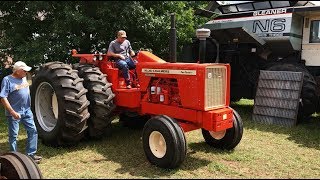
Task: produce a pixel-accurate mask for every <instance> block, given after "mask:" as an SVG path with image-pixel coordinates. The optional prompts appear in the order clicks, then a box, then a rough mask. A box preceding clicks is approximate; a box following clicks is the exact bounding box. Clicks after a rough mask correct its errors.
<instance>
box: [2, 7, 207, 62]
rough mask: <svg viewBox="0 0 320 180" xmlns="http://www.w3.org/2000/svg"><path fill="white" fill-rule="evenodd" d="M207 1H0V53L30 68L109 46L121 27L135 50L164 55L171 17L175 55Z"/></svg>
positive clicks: (200, 21) (189, 36) (188, 39)
mask: <svg viewBox="0 0 320 180" xmlns="http://www.w3.org/2000/svg"><path fill="white" fill-rule="evenodd" d="M206 4H207V1H1V2H0V12H1V14H0V32H2V33H0V35H1V39H0V49H4V51H5V53H7V54H9V55H11V56H13V57H14V61H17V60H23V61H25V62H27V63H29V64H34V65H36V64H39V63H44V62H48V61H65V62H68V61H69V60H71V56H70V53H69V52H70V50H71V49H77V50H78V51H79V52H80V53H90V52H92V51H94V50H101V49H102V48H108V45H109V43H110V41H112V40H113V39H114V38H115V35H116V32H117V31H118V30H120V29H123V30H125V31H127V35H128V39H129V40H130V41H131V43H132V46H133V48H134V49H136V50H138V49H140V48H145V49H146V48H147V49H152V51H153V53H155V54H156V55H157V56H159V57H161V58H163V59H166V58H168V56H169V32H170V31H169V30H170V23H171V22H170V14H171V13H175V15H176V30H177V46H178V47H177V50H178V53H179V51H180V49H181V47H182V46H183V44H185V43H187V42H191V39H192V37H194V36H195V30H196V29H197V28H198V27H199V26H200V25H202V24H203V23H204V22H206V21H207V19H205V18H202V17H197V16H195V15H194V14H193V12H194V8H196V7H204V6H205V5H206Z"/></svg>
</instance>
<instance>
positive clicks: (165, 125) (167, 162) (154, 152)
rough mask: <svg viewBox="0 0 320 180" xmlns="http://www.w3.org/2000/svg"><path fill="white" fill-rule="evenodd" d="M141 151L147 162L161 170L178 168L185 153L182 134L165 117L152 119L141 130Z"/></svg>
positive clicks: (176, 125)
mask: <svg viewBox="0 0 320 180" xmlns="http://www.w3.org/2000/svg"><path fill="white" fill-rule="evenodd" d="M142 143H143V150H144V152H145V155H146V157H147V159H148V160H149V162H150V163H151V164H154V165H156V166H159V167H161V168H175V167H178V166H179V165H180V164H181V163H182V162H183V161H184V159H185V156H186V153H187V146H186V139H185V136H184V132H183V130H182V129H181V127H180V126H179V124H178V122H177V121H176V120H175V119H173V118H170V117H168V116H165V115H159V116H155V117H152V118H151V119H149V120H148V122H147V123H146V124H145V126H144V128H143V133H142Z"/></svg>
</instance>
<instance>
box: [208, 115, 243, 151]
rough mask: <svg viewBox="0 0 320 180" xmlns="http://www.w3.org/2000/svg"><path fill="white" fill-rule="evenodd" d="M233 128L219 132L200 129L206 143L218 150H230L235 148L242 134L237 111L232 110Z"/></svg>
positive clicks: (241, 125) (241, 124) (241, 123)
mask: <svg viewBox="0 0 320 180" xmlns="http://www.w3.org/2000/svg"><path fill="white" fill-rule="evenodd" d="M232 120H233V127H232V128H229V129H226V130H223V131H219V132H214V131H207V130H205V129H202V135H203V138H204V139H205V141H206V143H207V144H209V145H210V146H212V147H214V148H218V149H226V150H231V149H233V148H235V147H236V146H237V145H238V144H239V142H240V140H241V139H242V134H243V122H242V119H241V117H240V115H239V114H238V112H237V111H235V110H233V117H232Z"/></svg>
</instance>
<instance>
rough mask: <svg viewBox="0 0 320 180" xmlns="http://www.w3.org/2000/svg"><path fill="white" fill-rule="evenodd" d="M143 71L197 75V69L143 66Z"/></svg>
mask: <svg viewBox="0 0 320 180" xmlns="http://www.w3.org/2000/svg"><path fill="white" fill-rule="evenodd" d="M142 72H143V73H148V74H150V73H154V74H179V75H196V74H197V71H196V70H184V69H183V70H178V69H146V68H142Z"/></svg>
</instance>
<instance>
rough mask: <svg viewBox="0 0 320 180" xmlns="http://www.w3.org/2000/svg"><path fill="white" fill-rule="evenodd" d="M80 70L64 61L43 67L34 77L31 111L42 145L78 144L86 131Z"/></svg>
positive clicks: (86, 105)
mask: <svg viewBox="0 0 320 180" xmlns="http://www.w3.org/2000/svg"><path fill="white" fill-rule="evenodd" d="M82 82H83V79H81V78H79V76H78V74H77V70H73V69H72V68H71V66H70V65H67V64H64V63H62V62H49V63H46V64H43V65H41V66H40V67H39V68H38V69H36V71H35V75H34V76H33V78H32V87H31V97H32V99H31V100H32V103H31V104H32V111H33V112H34V113H35V124H36V126H37V130H38V134H39V137H40V138H41V139H42V142H43V143H44V144H46V145H49V146H64V145H72V144H76V143H77V142H79V141H80V140H81V139H82V138H83V136H84V131H85V130H86V128H87V119H88V118H89V117H90V113H89V111H88V106H89V104H90V103H89V101H88V100H87V97H86V93H87V89H85V88H84V87H83V84H82Z"/></svg>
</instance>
